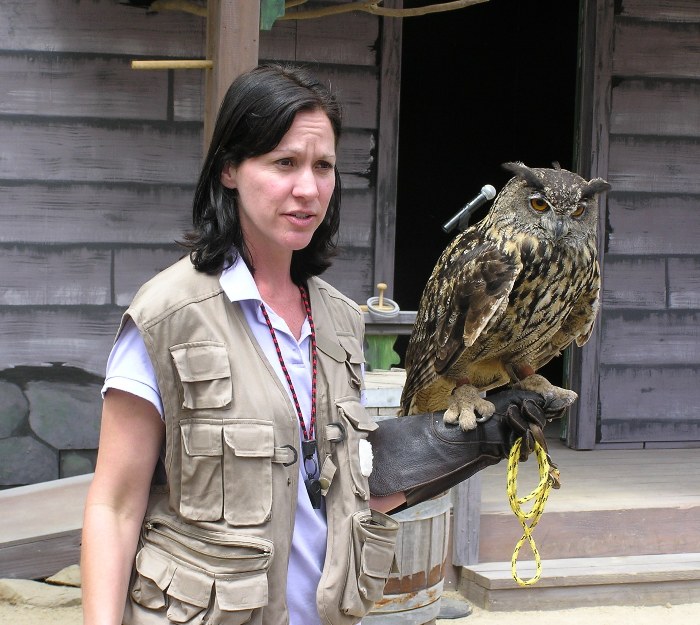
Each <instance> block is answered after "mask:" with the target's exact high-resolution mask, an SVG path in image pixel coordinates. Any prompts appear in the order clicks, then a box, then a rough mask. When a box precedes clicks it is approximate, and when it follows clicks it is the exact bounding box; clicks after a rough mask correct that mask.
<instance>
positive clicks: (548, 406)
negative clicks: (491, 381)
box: [369, 389, 566, 512]
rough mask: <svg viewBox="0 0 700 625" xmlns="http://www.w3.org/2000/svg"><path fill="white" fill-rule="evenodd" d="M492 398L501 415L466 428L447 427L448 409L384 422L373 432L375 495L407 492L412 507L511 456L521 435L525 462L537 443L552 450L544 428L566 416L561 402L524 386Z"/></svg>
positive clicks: (372, 489)
mask: <svg viewBox="0 0 700 625" xmlns="http://www.w3.org/2000/svg"><path fill="white" fill-rule="evenodd" d="M487 399H488V400H489V401H490V402H492V403H493V404H494V405H495V406H496V411H495V413H494V414H493V416H492V417H491V418H490V419H489V420H488V421H486V422H482V423H478V424H477V426H476V429H474V430H469V431H466V432H465V431H463V430H462V429H461V428H460V427H458V426H456V425H446V424H445V423H444V422H443V419H442V415H443V413H442V412H430V413H423V414H416V415H409V416H406V417H399V418H396V419H386V420H383V421H379V422H378V425H379V427H378V428H377V429H376V430H375V431H374V432H371V433H370V435H369V441H370V442H371V443H372V453H373V455H374V462H373V464H374V468H373V471H372V474H371V475H370V476H369V487H370V492H371V493H372V495H373V496H375V497H385V496H388V495H392V494H394V493H400V492H403V493H404V495H405V496H406V501H407V503H406V507H410V506H413V505H415V504H417V503H420V502H422V501H425V500H427V499H430V498H431V497H435V496H436V495H439V494H440V493H442V492H444V491H446V490H447V489H449V488H451V487H452V486H455V485H456V484H458V483H459V482H461V481H463V480H466V479H467V478H468V477H471V476H472V475H474V474H475V473H476V472H477V471H481V470H482V469H484V468H486V467H488V466H490V465H492V464H496V463H498V462H500V461H501V460H503V459H504V458H507V457H508V455H509V453H510V449H511V447H512V446H513V444H514V443H515V441H516V440H518V439H519V438H522V439H523V442H522V443H521V446H520V460H522V461H524V460H526V459H527V457H528V456H529V454H530V453H532V452H533V451H534V450H535V442H537V443H539V444H540V445H541V446H542V447H543V449H544V450H545V452H546V451H547V444H546V442H545V438H544V432H543V430H544V426H545V424H546V423H547V421H549V420H552V419H559V418H561V417H562V416H563V415H564V411H565V408H566V406H563V405H562V404H561V403H560V402H558V401H557V400H554V401H546V400H545V399H544V398H543V397H542V396H541V395H539V394H537V393H533V392H530V391H522V390H518V389H509V390H504V391H500V392H498V393H494V394H492V395H489V396H488V398H487ZM547 458H549V454H547ZM550 465H551V466H552V467H553V468H554V469H556V467H555V465H554V464H553V463H551V462H550ZM550 474H552V471H550ZM555 476H556V471H555V472H554V475H553V479H554V481H555V484H554V486H555V488H558V487H559V485H558V481H557V480H556V477H555ZM396 511H397V510H394V512H396Z"/></svg>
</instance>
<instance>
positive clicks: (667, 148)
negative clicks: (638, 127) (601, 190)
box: [607, 135, 700, 194]
mask: <svg viewBox="0 0 700 625" xmlns="http://www.w3.org/2000/svg"><path fill="white" fill-rule="evenodd" d="M699 148H700V139H698V138H685V137H682V138H680V137H679V138H655V137H636V136H627V135H624V136H614V135H613V136H612V137H611V139H610V164H609V167H610V169H609V172H608V178H607V180H608V182H610V184H611V185H612V188H613V189H614V190H615V191H633V192H652V193H688V194H690V193H694V194H700V176H698V171H700V149H699Z"/></svg>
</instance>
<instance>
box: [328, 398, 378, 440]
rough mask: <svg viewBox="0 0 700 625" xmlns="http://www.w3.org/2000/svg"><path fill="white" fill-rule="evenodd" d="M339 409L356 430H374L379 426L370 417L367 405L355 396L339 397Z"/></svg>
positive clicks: (337, 403)
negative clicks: (366, 408)
mask: <svg viewBox="0 0 700 625" xmlns="http://www.w3.org/2000/svg"><path fill="white" fill-rule="evenodd" d="M336 405H337V406H338V410H340V411H341V412H342V414H343V416H345V418H346V419H347V420H348V421H350V423H351V424H352V426H353V427H354V428H355V429H356V430H363V431H365V432H373V431H374V430H376V429H377V428H378V427H379V426H378V425H377V424H376V423H375V422H374V421H372V419H370V418H369V415H368V414H367V411H366V410H365V407H364V406H363V405H362V403H361V402H360V400H359V399H357V398H355V397H350V398H345V399H339V400H337V402H336Z"/></svg>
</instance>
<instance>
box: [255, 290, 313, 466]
mask: <svg viewBox="0 0 700 625" xmlns="http://www.w3.org/2000/svg"><path fill="white" fill-rule="evenodd" d="M299 292H300V293H301V299H302V301H303V302H304V308H306V317H307V318H308V320H309V328H310V329H311V421H310V422H309V430H308V432H307V430H306V424H305V423H304V416H303V415H302V412H301V406H300V405H299V399H298V398H297V393H296V391H295V390H294V384H293V383H292V376H291V375H289V371H288V370H287V365H285V364H284V358H283V356H282V350H281V349H280V345H279V342H278V341H277V335H276V334H275V329H274V328H273V327H272V323H271V322H270V317H269V315H268V314H267V310H266V309H265V304H263V303H262V302H261V303H260V310H261V311H262V314H263V317H265V322H266V323H267V327H268V328H269V330H270V336H272V341H273V343H274V344H275V350H276V351H277V358H278V359H279V361H280V366H281V367H282V372H283V373H284V377H285V379H286V380H287V385H288V386H289V391H290V393H291V394H292V399H293V400H294V408H296V411H297V417H298V418H299V425H300V427H301V432H302V434H303V436H304V440H303V442H302V455H303V456H304V468H305V469H306V472H307V475H308V476H309V477H315V476H316V472H317V470H318V467H317V465H316V460H315V459H314V454H315V452H316V439H315V436H314V434H315V433H316V374H317V371H318V364H317V357H316V328H315V326H314V319H313V317H312V316H311V304H310V303H309V296H308V295H307V293H306V289H304V287H303V286H299ZM307 461H311V462H312V463H313V468H312V470H311V471H309V470H308V468H307Z"/></svg>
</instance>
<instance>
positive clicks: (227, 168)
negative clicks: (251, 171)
mask: <svg viewBox="0 0 700 625" xmlns="http://www.w3.org/2000/svg"><path fill="white" fill-rule="evenodd" d="M221 184H222V185H223V186H225V187H226V188H227V189H235V188H236V168H235V167H234V166H233V165H232V164H231V162H227V163H226V164H225V165H224V167H223V169H222V170H221Z"/></svg>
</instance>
